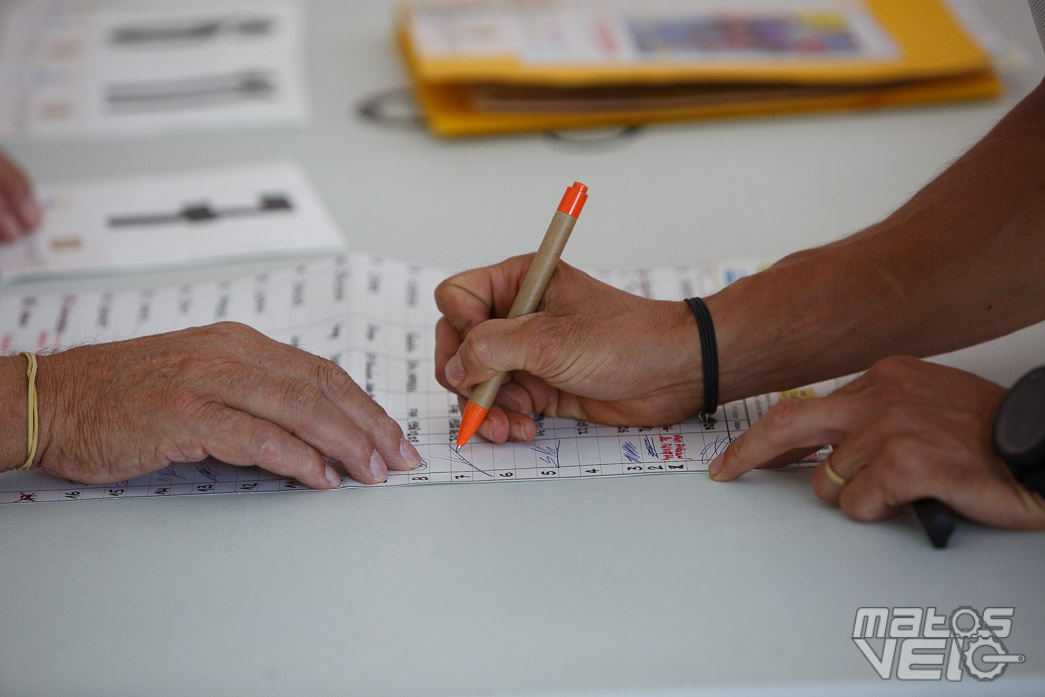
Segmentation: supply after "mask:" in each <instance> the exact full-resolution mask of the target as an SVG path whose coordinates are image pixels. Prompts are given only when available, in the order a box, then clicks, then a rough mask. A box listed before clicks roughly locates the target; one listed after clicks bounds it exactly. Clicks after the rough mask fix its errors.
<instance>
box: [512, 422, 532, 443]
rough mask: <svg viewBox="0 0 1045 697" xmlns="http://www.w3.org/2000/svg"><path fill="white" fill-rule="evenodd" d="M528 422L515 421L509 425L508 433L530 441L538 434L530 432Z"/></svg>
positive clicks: (514, 437) (513, 436) (516, 437)
mask: <svg viewBox="0 0 1045 697" xmlns="http://www.w3.org/2000/svg"><path fill="white" fill-rule="evenodd" d="M528 426H529V424H528V423H513V424H511V425H510V426H509V427H508V435H509V436H510V437H511V438H513V439H515V440H522V441H529V440H533V437H534V436H535V435H537V434H536V432H534V433H533V434H530V433H529V430H530V429H529V428H528Z"/></svg>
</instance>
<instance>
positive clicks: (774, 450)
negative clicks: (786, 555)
mask: <svg viewBox="0 0 1045 697" xmlns="http://www.w3.org/2000/svg"><path fill="white" fill-rule="evenodd" d="M1004 394H1005V390H1004V388H1002V387H1001V386H999V385H996V384H994V383H992V382H989V381H987V380H984V379H983V378H980V377H977V376H976V375H972V374H970V373H966V372H964V371H961V370H957V369H955V368H949V367H946V366H941V365H936V364H934V363H928V362H926V361H920V360H917V359H914V358H907V357H893V358H886V359H884V360H882V361H879V362H878V363H876V364H875V365H874V366H873V367H872V368H871V369H870V370H869V371H867V373H865V374H864V375H862V376H860V377H859V378H857V379H856V380H854V381H853V382H851V383H850V384H848V385H846V386H845V387H842V388H841V389H839V390H838V391H836V392H835V393H834V394H831V395H828V396H827V397H823V398H820V399H808V400H805V399H787V400H783V401H781V402H780V403H778V404H776V405H775V406H774V407H773V408H772V409H770V410H769V412H768V413H767V414H766V415H765V416H764V417H762V418H761V419H760V420H759V421H757V422H755V424H754V425H753V426H752V427H751V428H750V429H749V430H748V431H747V433H744V434H742V435H741V436H740V437H739V438H737V439H736V440H735V441H733V443H732V444H731V445H730V446H729V448H727V449H726V452H725V453H723V454H722V455H721V456H719V457H718V458H717V459H716V460H715V461H714V462H712V463H711V467H710V469H711V473H712V478H713V479H715V480H716V481H727V480H730V479H734V478H736V477H739V476H740V475H742V474H743V473H745V472H747V471H748V470H751V469H753V468H755V467H774V466H780V465H785V464H789V463H791V462H794V461H795V460H797V459H798V458H800V457H802V456H803V455H807V454H808V453H810V452H812V451H814V450H816V449H817V448H819V447H820V446H822V445H831V446H834V452H833V453H832V455H831V458H830V463H831V468H832V469H833V470H834V471H835V472H836V473H837V474H838V475H839V476H840V477H842V478H844V479H845V480H846V483H845V485H844V486H839V485H838V484H836V483H835V482H833V481H831V479H830V478H829V477H828V476H827V474H826V472H825V464H824V463H820V465H819V466H818V467H817V469H816V470H815V471H814V472H813V479H812V483H813V490H814V491H815V492H816V494H817V495H818V496H819V497H820V498H822V499H824V500H825V501H827V502H829V503H832V504H835V505H837V506H840V507H841V509H842V511H843V512H844V513H845V514H846V515H848V516H850V517H852V518H855V519H857V520H861V521H873V520H879V519H882V518H885V517H888V516H890V515H892V514H894V513H896V512H898V511H900V510H902V509H903V507H904V505H905V504H908V503H911V502H912V501H915V500H917V499H921V498H927V497H931V498H935V499H938V500H940V501H942V502H944V503H946V504H947V505H949V506H950V507H951V508H952V509H954V510H955V511H957V512H958V513H961V514H963V515H965V516H966V517H968V518H970V519H972V520H976V521H978V522H981V523H985V524H988V525H996V526H999V527H1005V528H1017V529H1045V500H1043V499H1042V497H1041V496H1039V495H1038V494H1035V493H1032V492H1030V491H1028V490H1027V489H1025V488H1024V487H1022V486H1020V485H1019V484H1018V483H1017V482H1016V480H1015V478H1014V477H1013V476H1012V474H1011V473H1010V472H1009V469H1008V467H1006V465H1005V463H1004V462H1003V461H1002V460H1001V458H1000V457H999V456H998V455H997V453H995V452H994V449H993V447H992V446H991V433H992V430H993V424H994V415H995V412H996V411H997V409H998V404H999V403H1000V402H1001V399H1002V397H1003V396H1004Z"/></svg>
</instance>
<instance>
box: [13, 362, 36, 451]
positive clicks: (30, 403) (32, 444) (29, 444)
mask: <svg viewBox="0 0 1045 697" xmlns="http://www.w3.org/2000/svg"><path fill="white" fill-rule="evenodd" d="M18 355H19V356H25V358H26V360H27V361H29V366H28V367H27V368H26V370H25V374H26V376H27V377H28V378H29V396H28V399H27V408H26V411H27V412H28V424H27V427H26V438H25V455H26V456H25V462H23V463H22V465H21V466H20V467H17V468H16V469H19V470H28V469H32V468H33V460H35V459H36V448H37V446H38V445H39V444H40V412H39V409H38V407H37V403H36V354H33V353H30V352H29V351H22V352H21V353H19V354H18Z"/></svg>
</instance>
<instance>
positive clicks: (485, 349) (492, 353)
mask: <svg viewBox="0 0 1045 697" xmlns="http://www.w3.org/2000/svg"><path fill="white" fill-rule="evenodd" d="M542 315H543V313H532V314H528V315H523V316H522V317H516V318H514V319H491V320H487V321H486V322H483V323H482V324H479V325H477V326H476V327H475V328H474V329H473V330H472V331H470V332H469V333H468V336H467V337H465V339H464V341H463V342H462V343H461V346H460V348H458V350H457V353H456V354H454V356H453V357H452V358H451V359H450V360H449V361H448V362H447V364H446V371H445V374H446V380H447V382H449V383H450V384H451V385H453V386H454V387H455V388H457V389H458V390H467V389H470V388H472V387H474V386H475V385H477V384H479V383H480V382H483V381H485V380H489V379H490V378H492V377H493V376H494V375H496V374H497V373H500V372H502V371H503V372H507V371H511V370H525V371H527V372H530V373H533V374H534V375H537V376H541V371H540V363H542V362H546V361H547V359H548V358H549V355H550V352H558V351H561V350H562V349H563V343H562V342H561V341H554V340H552V341H549V340H547V338H546V337H545V338H544V339H538V337H539V336H544V335H546V334H547V332H541V331H539V330H538V327H539V326H540V325H541V324H542V321H541V320H542V319H543V316H542Z"/></svg>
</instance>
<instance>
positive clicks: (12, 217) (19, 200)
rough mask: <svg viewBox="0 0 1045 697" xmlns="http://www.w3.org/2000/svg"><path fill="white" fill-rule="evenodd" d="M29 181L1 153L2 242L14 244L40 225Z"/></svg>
mask: <svg viewBox="0 0 1045 697" xmlns="http://www.w3.org/2000/svg"><path fill="white" fill-rule="evenodd" d="M40 219H41V213H40V206H39V204H37V202H36V199H35V198H34V197H33V190H32V186H31V185H30V183H29V178H28V177H27V176H26V175H25V173H24V172H22V170H21V169H20V168H19V167H18V165H17V164H15V163H14V162H13V161H12V160H11V159H10V158H8V157H7V155H5V154H4V152H3V151H0V242H13V241H15V240H17V239H19V238H20V237H21V236H22V235H23V234H25V233H26V232H29V231H30V230H32V229H34V228H36V226H37V225H39V224H40Z"/></svg>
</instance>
